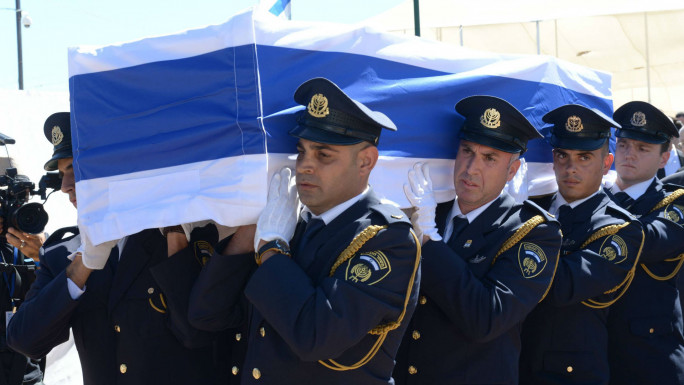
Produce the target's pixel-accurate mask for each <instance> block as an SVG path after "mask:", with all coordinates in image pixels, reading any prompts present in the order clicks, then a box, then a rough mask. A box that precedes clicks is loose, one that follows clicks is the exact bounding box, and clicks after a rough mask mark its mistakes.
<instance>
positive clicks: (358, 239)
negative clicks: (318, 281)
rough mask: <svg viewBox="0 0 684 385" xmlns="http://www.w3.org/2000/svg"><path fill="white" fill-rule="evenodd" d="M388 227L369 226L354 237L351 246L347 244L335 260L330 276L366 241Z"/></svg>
mask: <svg viewBox="0 0 684 385" xmlns="http://www.w3.org/2000/svg"><path fill="white" fill-rule="evenodd" d="M386 228H387V226H368V227H366V228H365V229H363V231H362V232H360V233H358V234H357V235H356V236H355V237H354V239H352V241H351V243H350V244H349V246H347V248H346V249H344V251H342V253H341V254H340V255H339V256H338V257H337V260H335V263H334V264H333V266H332V268H331V269H330V275H329V277H332V276H333V275H334V274H335V271H337V268H338V267H340V265H342V264H343V263H345V262H347V261H348V260H349V259H350V258H351V257H353V256H354V254H356V252H357V251H359V249H361V247H362V246H363V245H365V244H366V242H368V241H369V240H370V239H371V238H373V237H374V236H375V235H376V234H377V233H378V232H379V231H380V230H384V229H386Z"/></svg>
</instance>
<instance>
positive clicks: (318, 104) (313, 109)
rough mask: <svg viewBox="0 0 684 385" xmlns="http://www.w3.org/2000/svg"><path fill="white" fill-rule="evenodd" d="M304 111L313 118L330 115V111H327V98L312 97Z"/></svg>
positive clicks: (321, 96)
mask: <svg viewBox="0 0 684 385" xmlns="http://www.w3.org/2000/svg"><path fill="white" fill-rule="evenodd" d="M306 110H307V111H309V115H311V116H313V117H314V118H325V117H326V116H328V114H329V113H330V110H329V109H328V98H326V97H325V95H323V94H316V95H314V96H312V97H311V101H309V105H308V106H306Z"/></svg>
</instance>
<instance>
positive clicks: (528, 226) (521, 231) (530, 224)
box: [492, 215, 546, 265]
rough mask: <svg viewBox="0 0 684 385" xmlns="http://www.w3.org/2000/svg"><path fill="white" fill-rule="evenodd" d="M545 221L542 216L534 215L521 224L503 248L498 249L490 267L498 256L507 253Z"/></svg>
mask: <svg viewBox="0 0 684 385" xmlns="http://www.w3.org/2000/svg"><path fill="white" fill-rule="evenodd" d="M545 220H546V219H544V217H543V216H541V215H535V216H533V217H532V218H530V219H528V220H527V222H525V223H523V225H522V226H520V228H518V230H516V231H515V233H513V235H511V237H510V238H508V239H507V240H506V242H504V244H503V246H501V249H499V251H498V252H497V253H496V255H495V256H494V258H493V259H492V265H494V262H496V259H497V258H499V255H501V254H503V253H505V252H506V251H508V249H510V248H511V247H513V246H514V245H515V244H516V243H518V242H520V240H522V239H523V238H525V236H526V235H527V234H528V233H529V232H530V231H532V229H533V228H535V227H537V225H540V224H542V223H544V221H545Z"/></svg>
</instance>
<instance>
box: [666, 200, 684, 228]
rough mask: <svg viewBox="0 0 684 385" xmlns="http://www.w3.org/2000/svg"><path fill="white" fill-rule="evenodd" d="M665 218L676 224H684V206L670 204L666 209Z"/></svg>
mask: <svg viewBox="0 0 684 385" xmlns="http://www.w3.org/2000/svg"><path fill="white" fill-rule="evenodd" d="M660 215H661V216H662V217H663V218H665V219H669V220H671V221H672V222H674V223H678V224H680V225H681V224H684V206H681V205H676V204H669V205H667V206H666V207H665V210H663V212H662V214H660Z"/></svg>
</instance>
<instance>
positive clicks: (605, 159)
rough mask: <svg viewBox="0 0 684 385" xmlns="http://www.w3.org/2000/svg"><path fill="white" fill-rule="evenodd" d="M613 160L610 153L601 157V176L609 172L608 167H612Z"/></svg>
mask: <svg viewBox="0 0 684 385" xmlns="http://www.w3.org/2000/svg"><path fill="white" fill-rule="evenodd" d="M614 159H615V157H613V154H611V153H610V152H609V153H608V154H606V156H604V157H603V175H606V174H608V171H610V166H612V165H613V160H614Z"/></svg>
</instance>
